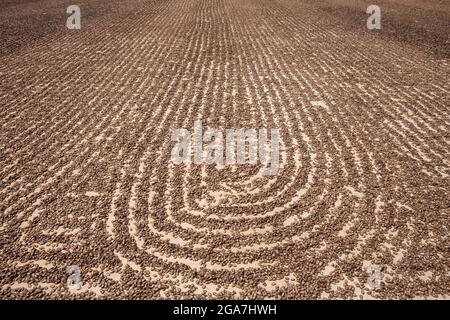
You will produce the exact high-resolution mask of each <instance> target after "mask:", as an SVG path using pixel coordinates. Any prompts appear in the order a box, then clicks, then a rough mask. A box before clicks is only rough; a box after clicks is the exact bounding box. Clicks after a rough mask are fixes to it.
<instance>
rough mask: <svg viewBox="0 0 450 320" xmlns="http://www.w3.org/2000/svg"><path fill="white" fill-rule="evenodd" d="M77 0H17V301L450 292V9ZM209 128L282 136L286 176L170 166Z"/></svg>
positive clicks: (1, 161) (11, 289)
mask: <svg viewBox="0 0 450 320" xmlns="http://www.w3.org/2000/svg"><path fill="white" fill-rule="evenodd" d="M70 4H73V3H72V2H70V3H69V2H67V1H56V0H43V1H16V0H6V1H0V32H1V33H0V107H1V108H0V298H1V299H11V298H25V299H44V298H56V299H67V298H91V299H104V298H137V299H169V298H186V299H190V298H202V299H203V298H210V299H211V298H225V299H228V298H235V299H250V298H279V299H304V298H306V299H319V298H353V299H360V298H384V299H386V298H448V293H449V291H450V287H449V284H450V281H449V280H450V279H449V265H448V261H449V259H448V252H449V251H448V250H449V242H448V234H449V218H450V217H449V215H450V95H449V93H450V84H449V74H450V50H449V46H450V40H449V31H450V3H449V2H448V1H438V0H433V1H426V2H425V1H407V0H392V1H378V4H379V6H380V8H381V10H382V20H381V26H382V28H381V30H368V29H367V28H366V19H367V17H368V16H369V15H368V14H366V8H367V6H368V5H370V4H371V3H369V2H368V1H351V0H339V1H322V2H319V1H311V0H305V1H294V0H273V1H269V0H199V1H185V0H166V1H162V0H154V1H150V0H149V1H144V0H128V1H117V0H112V1H99V0H93V1H87V0H83V1H79V2H78V3H77V4H78V5H79V6H80V8H81V18H82V19H81V21H82V25H81V29H80V30H69V29H67V28H66V27H65V21H66V18H67V17H68V14H67V13H66V8H67V6H69V5H70ZM196 120H201V121H202V122H203V125H204V126H207V127H213V128H219V129H221V130H225V129H226V128H279V129H280V134H281V145H280V147H281V158H280V162H281V167H280V171H279V173H278V175H274V176H262V175H260V174H258V170H259V168H260V166H259V165H240V166H239V165H236V166H223V167H218V166H215V165H207V164H191V165H174V164H173V163H171V161H170V155H171V150H172V147H173V146H174V142H173V141H172V140H171V132H172V131H173V130H175V129H178V128H187V129H188V130H191V129H192V128H193V125H194V121H196ZM71 265H76V266H78V267H79V269H80V271H81V278H82V287H81V289H79V290H73V289H71V290H69V289H68V288H67V277H68V275H67V273H66V268H67V267H68V266H71ZM373 265H375V266H379V267H381V284H382V285H381V288H378V289H372V288H370V287H368V286H367V281H368V278H369V274H368V272H367V268H368V267H370V266H373Z"/></svg>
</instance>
